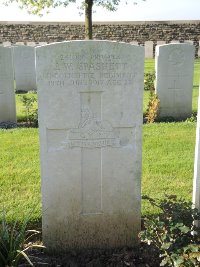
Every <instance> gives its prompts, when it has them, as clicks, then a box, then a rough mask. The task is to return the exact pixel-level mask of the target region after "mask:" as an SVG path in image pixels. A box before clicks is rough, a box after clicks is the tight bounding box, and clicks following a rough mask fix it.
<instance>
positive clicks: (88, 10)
mask: <svg viewBox="0 0 200 267" xmlns="http://www.w3.org/2000/svg"><path fill="white" fill-rule="evenodd" d="M92 6H93V0H85V39H87V40H91V39H92Z"/></svg>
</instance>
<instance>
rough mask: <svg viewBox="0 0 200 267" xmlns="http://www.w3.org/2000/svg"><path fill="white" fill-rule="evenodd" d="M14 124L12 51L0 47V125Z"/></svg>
mask: <svg viewBox="0 0 200 267" xmlns="http://www.w3.org/2000/svg"><path fill="white" fill-rule="evenodd" d="M3 122H16V105H15V92H14V74H13V61H12V49H11V48H8V47H0V123H3Z"/></svg>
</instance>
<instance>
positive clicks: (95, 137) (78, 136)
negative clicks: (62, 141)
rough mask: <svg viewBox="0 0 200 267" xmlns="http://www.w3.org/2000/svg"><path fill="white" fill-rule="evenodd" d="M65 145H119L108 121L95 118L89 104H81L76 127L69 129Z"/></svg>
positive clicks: (115, 133)
mask: <svg viewBox="0 0 200 267" xmlns="http://www.w3.org/2000/svg"><path fill="white" fill-rule="evenodd" d="M67 145H68V147H69V148H72V147H82V148H97V147H106V146H111V147H119V146H120V139H119V137H118V134H117V132H115V131H114V129H113V127H112V125H111V124H110V123H109V122H108V121H106V120H101V119H98V118H96V117H95V115H94V114H93V112H92V110H91V109H90V107H89V106H83V107H82V109H81V120H80V123H79V125H78V128H75V129H70V131H69V136H68V141H67Z"/></svg>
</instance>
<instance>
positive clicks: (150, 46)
mask: <svg viewBox="0 0 200 267" xmlns="http://www.w3.org/2000/svg"><path fill="white" fill-rule="evenodd" d="M170 43H174V44H175V43H180V42H179V41H178V40H172V41H171V42H170ZM183 43H188V44H191V45H193V44H194V41H192V40H185V41H183ZM45 44H47V43H46V42H39V43H35V42H26V43H24V42H16V44H15V45H27V46H41V45H45ZM131 44H135V45H138V44H139V43H138V42H137V41H133V42H131ZM164 44H167V43H166V41H157V42H156V46H158V45H164ZM2 45H3V46H11V42H3V43H2ZM144 48H145V58H154V48H155V42H153V41H146V42H145V43H144ZM197 56H198V57H200V41H199V46H198V51H197Z"/></svg>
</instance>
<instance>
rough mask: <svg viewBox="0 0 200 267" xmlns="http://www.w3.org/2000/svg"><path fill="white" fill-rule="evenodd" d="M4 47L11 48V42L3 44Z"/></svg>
mask: <svg viewBox="0 0 200 267" xmlns="http://www.w3.org/2000/svg"><path fill="white" fill-rule="evenodd" d="M3 46H5V47H6V46H11V42H3Z"/></svg>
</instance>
